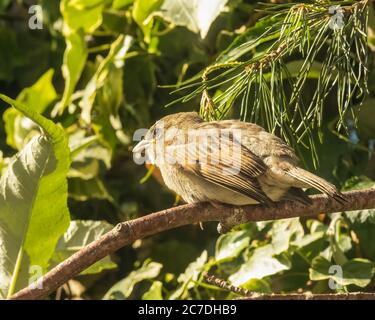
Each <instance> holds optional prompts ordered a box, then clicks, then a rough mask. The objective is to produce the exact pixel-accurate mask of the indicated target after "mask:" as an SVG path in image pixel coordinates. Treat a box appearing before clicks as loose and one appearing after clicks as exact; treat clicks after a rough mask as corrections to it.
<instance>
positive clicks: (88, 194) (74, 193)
mask: <svg viewBox="0 0 375 320" xmlns="http://www.w3.org/2000/svg"><path fill="white" fill-rule="evenodd" d="M68 182H69V196H70V197H72V198H73V199H75V200H77V201H87V200H88V199H91V198H96V199H102V200H108V201H110V202H113V198H112V196H111V195H110V194H109V192H108V191H107V188H106V187H105V185H104V183H103V181H102V180H101V179H100V178H98V177H95V178H91V179H88V180H84V179H80V178H70V179H69V181H68Z"/></svg>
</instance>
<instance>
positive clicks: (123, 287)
mask: <svg viewBox="0 0 375 320" xmlns="http://www.w3.org/2000/svg"><path fill="white" fill-rule="evenodd" d="M161 268H162V265H161V264H160V263H156V262H151V261H150V260H147V261H145V262H144V263H143V265H142V267H140V268H139V269H137V270H134V271H132V272H131V273H130V274H129V275H128V276H127V277H126V278H125V279H123V280H121V281H119V282H118V283H116V284H115V285H114V286H113V287H112V288H111V289H109V290H108V292H107V293H106V294H105V296H104V298H103V299H105V300H108V299H116V300H122V299H126V298H128V297H129V296H130V295H131V293H132V291H133V289H134V286H135V285H136V284H137V283H138V282H141V281H143V280H146V279H153V278H155V277H157V276H158V275H159V273H160V270H161Z"/></svg>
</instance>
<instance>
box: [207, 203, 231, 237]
mask: <svg viewBox="0 0 375 320" xmlns="http://www.w3.org/2000/svg"><path fill="white" fill-rule="evenodd" d="M210 204H211V205H212V206H213V207H214V208H216V209H220V210H223V209H226V210H228V211H229V210H230V211H233V206H231V205H229V204H225V203H222V202H218V201H210ZM229 220H230V219H223V220H221V221H220V222H219V224H218V225H217V232H218V233H220V234H225V233H227V232H229V231H230V230H231V229H232V228H233V227H234V226H235V225H236V224H233V223H231V222H230V221H229Z"/></svg>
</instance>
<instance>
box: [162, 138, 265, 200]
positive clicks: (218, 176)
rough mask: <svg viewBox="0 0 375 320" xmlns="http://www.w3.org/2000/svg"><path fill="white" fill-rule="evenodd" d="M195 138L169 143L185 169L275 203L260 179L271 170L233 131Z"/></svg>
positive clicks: (171, 152)
mask: <svg viewBox="0 0 375 320" xmlns="http://www.w3.org/2000/svg"><path fill="white" fill-rule="evenodd" d="M196 138H197V137H196ZM191 140H192V141H190V142H186V143H180V144H178V143H174V144H172V145H170V146H169V147H167V153H168V154H169V156H172V158H174V160H175V161H176V162H177V163H178V164H179V165H180V166H181V169H183V170H186V171H188V172H191V173H194V174H195V175H197V176H200V177H202V178H204V179H206V180H207V181H210V182H212V183H214V184H216V185H219V186H221V187H224V188H227V189H230V190H232V191H234V192H237V193H240V194H242V195H244V196H247V197H249V198H251V199H253V200H256V201H258V202H259V203H262V204H267V205H271V204H272V200H271V199H270V198H269V197H268V196H267V195H266V194H265V193H264V192H263V190H262V188H261V187H260V185H259V183H258V180H257V177H258V176H260V175H262V174H264V173H265V172H266V170H267V166H266V165H265V164H264V162H263V161H262V159H261V158H259V157H258V156H256V155H255V154H254V153H252V152H251V151H250V150H249V149H248V148H246V147H245V146H243V145H242V144H241V143H240V142H238V141H237V140H236V139H235V138H234V137H233V136H230V135H228V137H225V138H222V137H221V138H219V137H218V136H217V137H216V136H215V135H206V136H205V137H204V138H202V139H201V137H199V139H191ZM198 141H199V142H198Z"/></svg>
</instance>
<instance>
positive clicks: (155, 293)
mask: <svg viewBox="0 0 375 320" xmlns="http://www.w3.org/2000/svg"><path fill="white" fill-rule="evenodd" d="M162 288H163V283H162V282H160V281H154V282H153V283H152V285H151V287H150V289H149V290H148V291H147V292H145V293H144V294H143V296H142V300H163V295H162Z"/></svg>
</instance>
